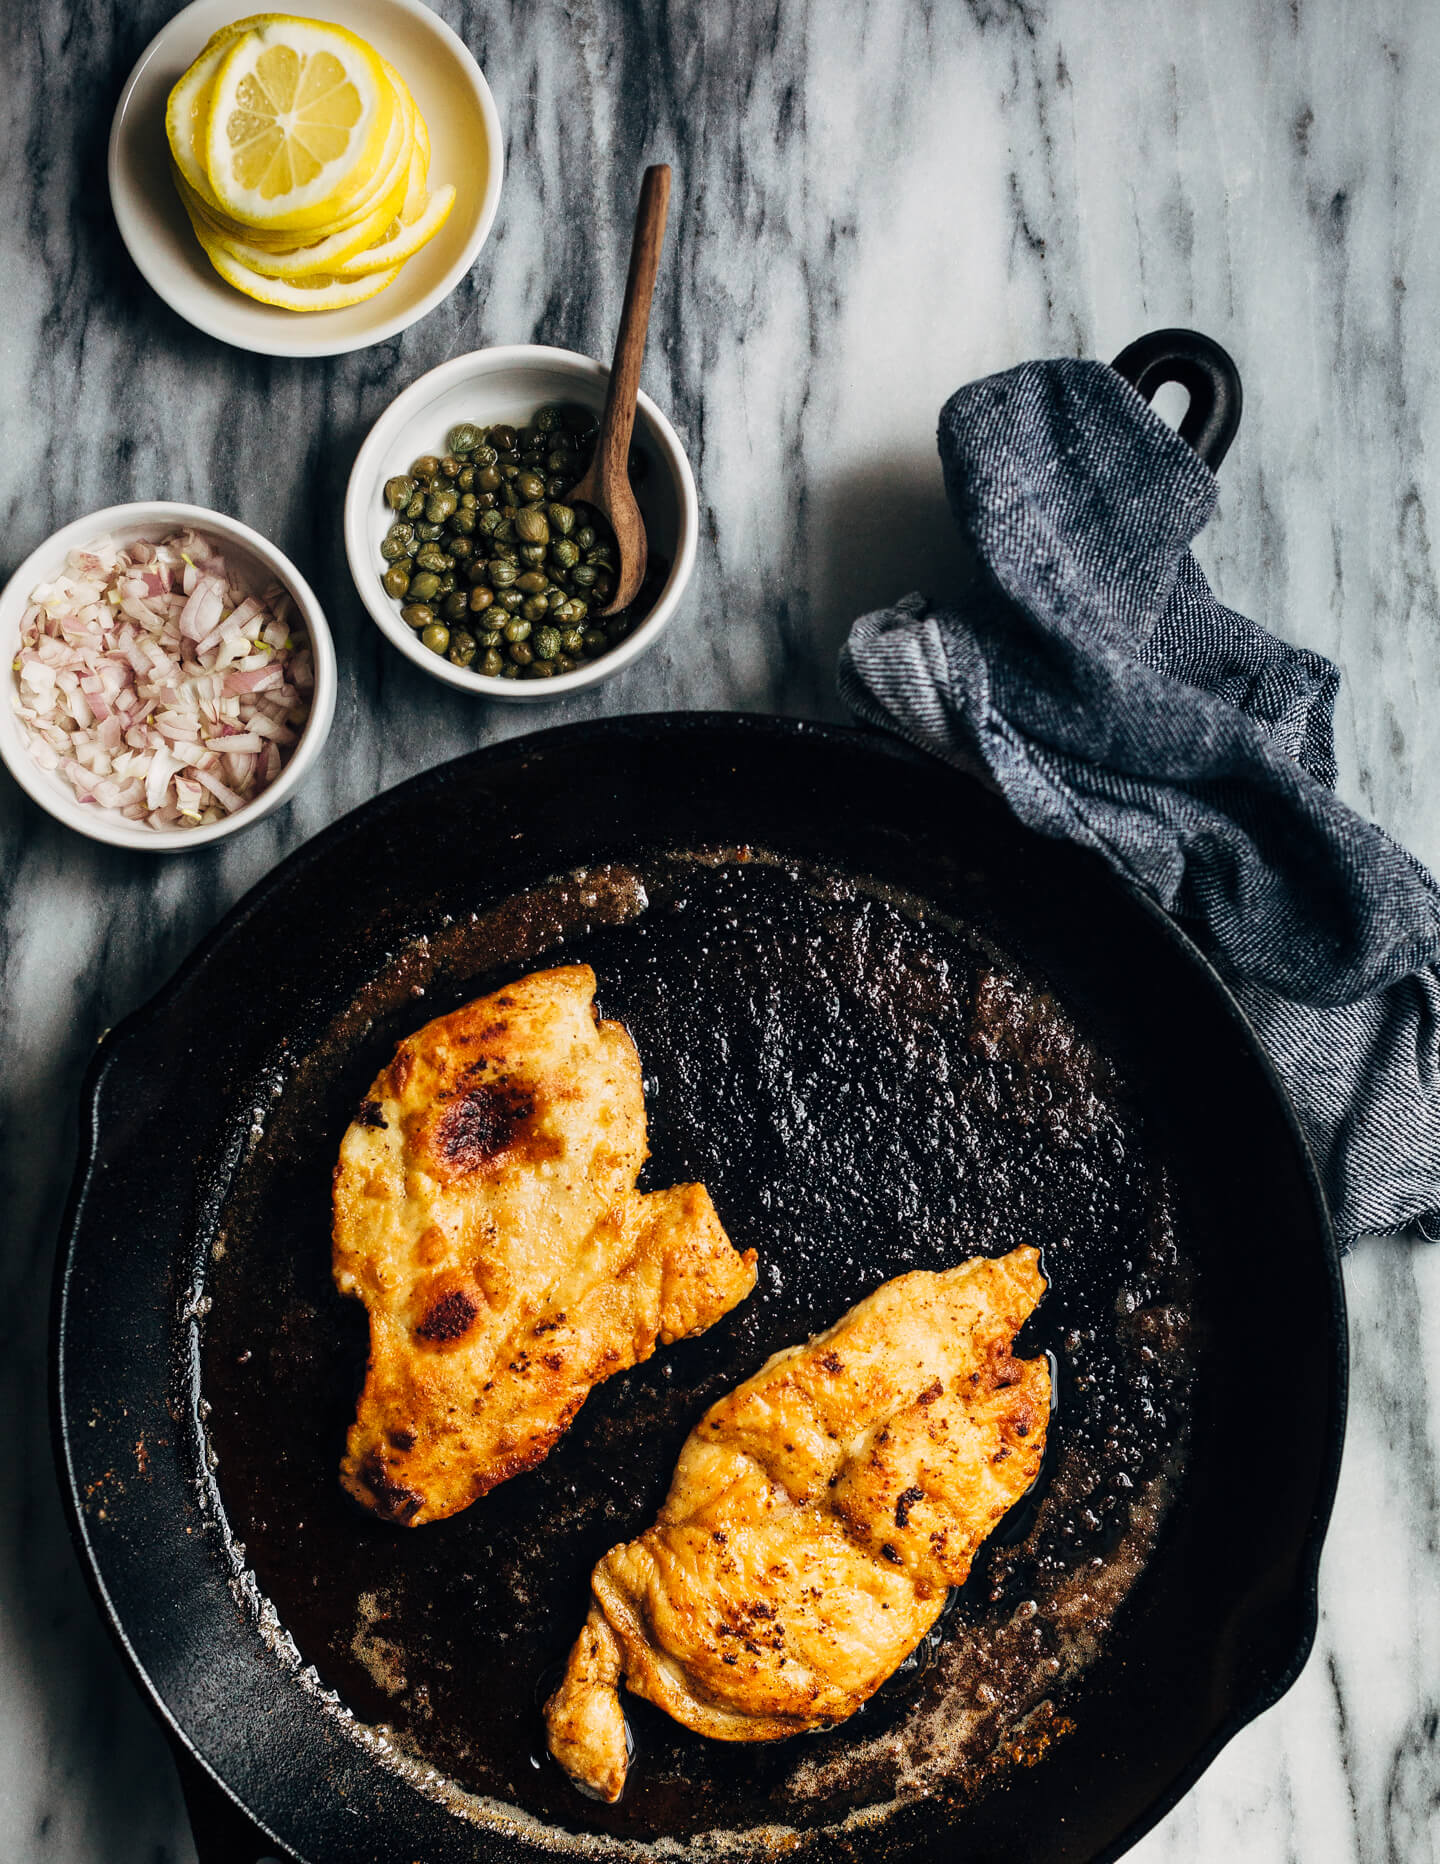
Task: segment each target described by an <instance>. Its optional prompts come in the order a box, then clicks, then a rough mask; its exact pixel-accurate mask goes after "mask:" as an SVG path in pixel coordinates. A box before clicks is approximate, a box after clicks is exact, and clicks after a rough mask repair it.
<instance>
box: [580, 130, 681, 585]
mask: <svg viewBox="0 0 1440 1864" xmlns="http://www.w3.org/2000/svg"><path fill="white" fill-rule="evenodd" d="M669 205H670V170H669V168H668V166H667V165H666V164H665V163H663V162H662V163H660V164H659V165H658V166H657V167H655V168H647V169H646V170H645V179H644V181H643V182H642V183H641V184H640V205H639V207H638V208H637V209H636V212H635V237H634V239H633V240H632V241H631V245H630V275H629V277H628V278H627V279H626V281H625V306H624V309H623V310H622V311H621V313H620V334H619V336H618V337H617V338H616V340H615V360H614V362H613V363H612V364H611V365H610V390H609V393H608V394H607V395H606V397H605V412H604V413H603V414H602V415H601V416H600V433H599V437H598V438H597V439H596V442H595V456H594V458H593V459H592V460H591V462H590V470H589V471H588V472H587V473H586V474H585V477H584V478H583V479H582V480H581V481H580V483H579V484H578V485H576V486H573V487H572V488H571V490H570V491H569V493H568V494H567V495H566V496H567V503H569V504H572V505H573V504H575V503H576V501H577V500H579V501H581V502H583V503H584V504H587V505H593V506H594V507H595V509H596V510H597V511H601V512H604V514H605V516H606V518H607V519H608V520H609V522H610V528H611V530H612V531H614V533H615V545H616V549H617V550H618V552H619V558H620V560H619V562H618V563H617V564H616V566H615V594H614V596H613V597H612V598H611V601H610V604H609V606H608V607H607V608H602V609H600V610H598V611H597V613H599V614H601V615H614V614H616V613H617V612H618V611H619V610H620V609H622V608H628V607H629V606H630V604H631V603H632V602H633V601H634V600H635V597H636V596H637V595H638V594H639V592H640V585H641V583H642V582H643V581H644V580H645V563H646V558H647V555H648V546H647V544H646V541H645V520H644V519H643V518H642V517H641V516H640V507H639V506H638V505H637V504H636V503H635V494H634V493H633V492H632V491H631V490H630V470H629V459H630V437H631V435H632V434H633V433H634V431H635V396H636V394H637V392H638V390H639V387H640V363H641V360H642V359H643V357H644V355H645V337H646V333H647V331H648V330H649V328H650V300H651V299H652V298H653V297H654V295H655V274H656V273H657V272H658V271H659V269H660V247H661V244H662V242H663V241H664V238H665V213H666V209H667V208H668V207H669Z"/></svg>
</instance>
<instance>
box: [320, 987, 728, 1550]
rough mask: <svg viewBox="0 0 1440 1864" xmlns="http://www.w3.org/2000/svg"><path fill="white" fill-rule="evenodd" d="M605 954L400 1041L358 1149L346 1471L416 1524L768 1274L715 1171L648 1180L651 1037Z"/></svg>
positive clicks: (341, 1203)
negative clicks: (681, 1180) (605, 974)
mask: <svg viewBox="0 0 1440 1864" xmlns="http://www.w3.org/2000/svg"><path fill="white" fill-rule="evenodd" d="M594 992H595V975H594V973H593V971H591V969H590V967H589V966H588V965H566V966H563V967H561V968H558V969H556V970H551V971H540V972H536V973H534V974H533V975H531V976H529V977H525V978H522V979H520V981H519V982H518V983H515V984H511V985H508V986H507V987H506V988H505V989H504V990H500V991H496V992H495V993H494V994H493V995H491V996H488V997H482V998H479V999H478V1000H477V1001H476V1002H474V1003H469V1004H466V1005H465V1006H464V1007H463V1008H462V1009H459V1010H456V1011H455V1012H454V1013H453V1014H452V1015H449V1016H442V1017H440V1018H438V1019H437V1020H436V1021H434V1022H432V1023H428V1024H427V1025H426V1026H425V1028H423V1029H421V1030H419V1031H417V1033H416V1034H415V1035H413V1036H411V1037H409V1038H408V1039H407V1040H406V1041H404V1042H402V1043H401V1044H400V1047H399V1049H398V1050H397V1051H396V1054H395V1058H394V1060H393V1061H392V1062H391V1063H390V1065H389V1066H388V1067H387V1068H386V1069H384V1070H383V1071H382V1073H381V1074H380V1075H379V1076H378V1077H377V1078H376V1080H375V1082H374V1084H373V1086H372V1087H371V1089H370V1092H369V1094H368V1095H367V1096H366V1098H365V1100H364V1101H363V1102H362V1103H361V1107H360V1109H359V1112H358V1113H357V1115H356V1118H355V1119H354V1121H353V1122H352V1123H351V1125H350V1127H349V1129H348V1131H347V1132H346V1134H345V1137H344V1139H343V1140H342V1142H341V1146H340V1160H339V1164H338V1165H337V1167H336V1170H335V1186H334V1210H335V1222H334V1271H335V1280H336V1283H337V1285H338V1286H339V1288H340V1289H341V1291H342V1292H343V1293H345V1294H351V1295H355V1296H357V1297H358V1298H359V1299H360V1300H362V1301H364V1303H365V1306H366V1308H367V1309H368V1311H369V1315H370V1362H369V1366H368V1368H367V1371H366V1377H365V1387H364V1390H363V1392H362V1393H361V1396H360V1401H359V1406H358V1409H357V1414H356V1419H355V1422H354V1424H353V1425H352V1426H351V1429H350V1433H349V1438H348V1442H347V1445H346V1452H345V1458H344V1461H343V1463H342V1465H341V1481H342V1482H343V1484H344V1486H345V1487H346V1488H347V1489H348V1490H349V1492H350V1493H351V1494H352V1495H353V1496H355V1498H356V1499H357V1500H358V1501H360V1502H362V1503H364V1505H365V1506H366V1507H368V1508H370V1509H372V1510H373V1511H374V1512H375V1513H376V1514H379V1515H381V1516H382V1517H384V1518H385V1519H387V1520H390V1521H393V1522H396V1523H397V1524H400V1525H403V1526H410V1527H416V1526H420V1525H421V1524H423V1523H425V1522H427V1521H438V1520H441V1519H443V1518H444V1517H445V1516H447V1515H451V1514H454V1513H456V1512H457V1511H458V1510H459V1509H461V1508H464V1507H466V1506H468V1504H469V1503H470V1502H472V1501H474V1500H475V1499H476V1498H477V1497H478V1496H481V1495H484V1494H486V1493H487V1492H488V1491H489V1490H490V1489H492V1488H494V1487H495V1485H496V1484H497V1483H499V1482H503V1481H505V1480H507V1479H508V1478H509V1477H511V1476H515V1475H519V1474H520V1473H521V1472H522V1471H524V1470H527V1469H532V1468H533V1467H534V1466H535V1464H537V1463H538V1462H540V1461H541V1459H542V1458H543V1457H545V1456H546V1455H547V1454H548V1452H549V1451H550V1449H551V1448H552V1446H553V1445H554V1443H555V1442H556V1440H557V1438H558V1437H559V1436H560V1435H561V1434H562V1432H563V1431H564V1430H565V1429H566V1427H567V1426H568V1425H569V1423H570V1421H571V1420H572V1418H573V1417H574V1416H575V1414H576V1412H577V1411H578V1410H579V1409H580V1407H581V1405H582V1404H584V1402H585V1399H586V1397H587V1395H588V1394H589V1392H590V1389H591V1387H592V1386H594V1385H595V1384H596V1383H598V1382H599V1381H600V1380H601V1379H605V1378H609V1377H610V1376H612V1374H614V1373H616V1372H621V1371H624V1370H625V1369H626V1368H627V1367H629V1366H633V1365H635V1364H637V1363H638V1362H639V1361H640V1360H642V1359H647V1358H648V1357H649V1356H650V1354H651V1353H653V1352H654V1350H655V1348H656V1346H657V1345H658V1344H668V1343H669V1342H670V1341H672V1340H676V1339H680V1338H682V1337H684V1336H685V1335H686V1334H690V1333H698V1332H700V1331H702V1330H703V1329H704V1328H706V1327H708V1326H711V1325H712V1324H713V1323H714V1322H715V1321H716V1320H718V1319H720V1317H721V1316H722V1315H724V1314H726V1313H728V1312H729V1310H730V1309H731V1308H732V1307H733V1306H734V1305H735V1304H736V1302H738V1301H741V1300H743V1299H744V1297H745V1296H746V1295H747V1294H748V1293H749V1292H750V1290H751V1288H752V1287H753V1286H754V1282H755V1255H754V1251H753V1250H751V1251H747V1252H746V1253H745V1255H743V1256H741V1255H739V1254H737V1253H736V1251H735V1250H734V1249H733V1248H732V1247H731V1245H730V1241H729V1238H728V1237H727V1236H726V1235H725V1232H724V1230H723V1228H722V1227H721V1224H720V1219H719V1217H718V1216H717V1215H716V1213H715V1209H714V1206H713V1205H712V1203H711V1202H710V1198H709V1194H708V1193H707V1192H706V1190H705V1188H704V1186H703V1185H698V1184H690V1185H675V1186H672V1187H671V1188H670V1189H668V1190H664V1191H654V1192H650V1193H644V1194H642V1193H640V1192H638V1191H636V1189H635V1181H636V1178H637V1176H638V1174H639V1171H640V1167H641V1165H642V1164H643V1162H644V1159H645V1155H646V1150H647V1148H646V1140H645V1103H644V1094H643V1090H642V1086H641V1077H640V1061H639V1057H638V1056H637V1054H636V1052H635V1045H634V1043H633V1042H632V1041H631V1040H630V1037H629V1035H628V1034H627V1032H626V1031H625V1029H624V1028H623V1027H622V1026H621V1025H620V1024H619V1023H616V1022H601V1021H600V1020H599V1018H598V1017H597V1016H596V1014H595V1011H594V1008H593V997H594Z"/></svg>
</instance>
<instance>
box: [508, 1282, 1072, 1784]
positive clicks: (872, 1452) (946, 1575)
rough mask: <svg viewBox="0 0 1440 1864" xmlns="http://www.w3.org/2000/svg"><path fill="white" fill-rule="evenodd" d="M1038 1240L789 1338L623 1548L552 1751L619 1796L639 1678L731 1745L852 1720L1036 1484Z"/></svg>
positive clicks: (890, 1289) (586, 1636) (650, 1693)
mask: <svg viewBox="0 0 1440 1864" xmlns="http://www.w3.org/2000/svg"><path fill="white" fill-rule="evenodd" d="M1044 1289H1045V1282H1044V1278H1043V1277H1042V1275H1041V1273H1040V1268H1039V1257H1038V1253H1037V1252H1036V1251H1035V1250H1034V1249H1017V1250H1014V1251H1013V1252H1012V1253H1011V1254H1010V1255H1008V1256H1005V1257H1003V1258H1001V1259H999V1260H998V1261H997V1260H991V1259H989V1258H986V1257H977V1258H975V1259H973V1260H972V1261H969V1262H966V1263H963V1264H962V1265H961V1266H960V1267H958V1268H954V1269H949V1270H946V1271H944V1272H941V1273H930V1272H928V1271H919V1272H917V1273H915V1274H911V1275H902V1276H899V1277H898V1278H897V1279H896V1280H894V1281H890V1282H886V1283H884V1284H883V1285H882V1286H881V1287H880V1288H877V1289H876V1290H875V1292H874V1293H873V1294H871V1295H869V1296H868V1297H867V1298H866V1299H865V1300H864V1301H862V1302H860V1303H859V1305H858V1306H856V1307H854V1308H852V1309H851V1311H850V1312H849V1313H848V1314H846V1315H845V1316H844V1318H843V1319H842V1320H840V1321H839V1322H838V1323H837V1324H836V1325H835V1326H834V1327H832V1328H830V1329H829V1331H828V1332H826V1333H822V1334H820V1335H818V1336H817V1337H816V1338H815V1339H813V1340H811V1341H810V1342H809V1343H808V1344H807V1345H804V1346H797V1347H792V1348H790V1349H789V1350H788V1351H786V1352H783V1353H778V1354H776V1356H775V1357H774V1358H773V1359H771V1360H770V1361H769V1362H768V1364H766V1365H765V1366H763V1367H762V1368H761V1369H760V1371H759V1372H757V1373H756V1374H755V1376H754V1377H753V1378H750V1379H747V1380H746V1381H745V1383H744V1384H743V1385H741V1386H739V1387H738V1388H737V1389H736V1390H735V1391H733V1392H732V1393H730V1394H729V1396H728V1397H725V1398H722V1399H720V1401H719V1402H718V1403H717V1404H714V1405H712V1406H711V1408H710V1409H709V1410H708V1411H707V1412H706V1413H705V1415H704V1417H702V1418H701V1420H700V1422H699V1423H698V1424H697V1425H696V1427H695V1429H694V1430H693V1431H692V1432H691V1434H690V1436H689V1438H688V1439H687V1440H686V1442H685V1445H684V1447H683V1448H682V1450H681V1452H680V1457H679V1461H678V1462H677V1464H676V1468H675V1475H674V1479H673V1481H672V1483H671V1486H670V1493H669V1495H668V1497H667V1498H666V1501H665V1505H664V1507H663V1508H662V1509H661V1511H660V1516H659V1519H658V1520H657V1521H656V1523H655V1525H654V1526H653V1527H652V1528H650V1529H649V1530H648V1531H647V1532H646V1533H644V1534H642V1535H641V1536H640V1538H639V1539H638V1540H633V1541H630V1542H629V1543H628V1544H626V1545H624V1546H620V1547H615V1548H612V1549H611V1551H610V1552H609V1553H607V1554H606V1555H605V1557H604V1559H602V1560H601V1561H600V1563H599V1565H598V1566H597V1567H596V1568H595V1571H594V1574H593V1575H592V1578H591V1587H592V1594H593V1601H594V1602H593V1605H592V1607H591V1611H590V1616H589V1619H588V1620H587V1622H586V1626H585V1629H584V1631H583V1632H582V1633H581V1635H580V1638H579V1639H578V1640H577V1641H576V1644H575V1647H574V1649H573V1651H572V1652H571V1657H570V1663H569V1667H568V1669H567V1672H566V1676H565V1679H564V1681H563V1683H562V1684H561V1686H560V1688H559V1690H557V1691H556V1693H555V1694H554V1695H553V1696H552V1697H551V1698H550V1701H549V1702H548V1703H547V1704H546V1709H545V1714H546V1723H547V1728H548V1735H549V1742H550V1749H551V1752H552V1753H553V1754H554V1755H555V1756H556V1758H557V1759H558V1760H559V1761H560V1763H561V1765H562V1766H564V1767H565V1769H566V1771H567V1772H568V1773H570V1775H571V1777H572V1778H573V1779H575V1780H576V1781H577V1782H579V1783H580V1784H582V1785H583V1786H585V1787H586V1788H587V1789H588V1790H589V1791H591V1792H594V1793H598V1794H599V1795H600V1796H601V1797H603V1798H606V1799H614V1798H616V1797H618V1795H619V1793H620V1790H621V1788H622V1786H623V1784H624V1779H625V1771H626V1766H627V1761H626V1755H625V1739H624V1719H623V1715H622V1714H621V1712H620V1706H619V1694H618V1691H619V1685H620V1681H621V1680H622V1678H623V1680H624V1682H625V1684H626V1685H627V1686H628V1687H629V1688H630V1689H632V1690H633V1691H635V1693H636V1694H637V1695H641V1696H644V1697H646V1698H647V1699H648V1700H649V1701H651V1702H654V1703H656V1704H658V1706H659V1707H661V1708H663V1709H665V1710H666V1711H667V1712H668V1713H669V1714H671V1715H673V1716H674V1717H675V1719H676V1720H677V1721H679V1722H681V1723H683V1724H684V1726H685V1727H687V1728H692V1729H694V1730H695V1731H696V1732H697V1733H699V1734H704V1735H710V1736H712V1737H714V1738H715V1739H718V1740H722V1741H773V1740H778V1739H780V1738H782V1737H784V1736H787V1735H792V1734H797V1733H800V1732H802V1731H803V1730H806V1729H813V1728H823V1727H828V1726H831V1725H833V1724H834V1723H836V1722H839V1721H843V1720H844V1719H845V1717H847V1716H849V1715H853V1714H854V1712H855V1710H856V1709H857V1708H859V1707H860V1705H861V1704H862V1703H863V1702H864V1701H865V1700H866V1699H867V1698H868V1697H869V1696H870V1695H871V1694H873V1692H874V1691H875V1690H876V1689H878V1688H879V1686H880V1684H881V1683H883V1682H884V1680H885V1679H886V1677H887V1676H889V1675H890V1674H891V1673H892V1672H893V1671H894V1669H895V1668H896V1666H897V1665H898V1664H900V1663H901V1662H902V1661H903V1660H904V1659H905V1658H906V1657H907V1656H908V1655H909V1653H910V1652H911V1651H912V1650H913V1649H914V1648H915V1645H916V1644H917V1643H918V1642H919V1640H920V1639H921V1637H923V1636H924V1634H925V1632H926V1631H928V1630H929V1629H930V1627H931V1626H932V1625H933V1624H934V1622H935V1620H936V1618H937V1617H938V1616H939V1614H940V1610H941V1607H942V1606H943V1604H944V1601H945V1595H946V1592H947V1591H948V1589H949V1588H950V1587H952V1586H958V1585H961V1584H963V1583H964V1581H965V1579H966V1577H967V1575H968V1574H969V1571H970V1565H971V1562H972V1560H973V1559H974V1557H975V1554H976V1551H977V1550H978V1548H979V1547H980V1545H981V1543H982V1542H983V1541H984V1540H985V1538H986V1536H987V1535H988V1534H989V1533H990V1532H991V1530H992V1529H993V1528H994V1527H995V1526H996V1524H997V1523H998V1522H999V1520H1000V1519H1001V1517H1002V1516H1003V1515H1004V1514H1005V1513H1006V1512H1007V1511H1008V1510H1009V1509H1010V1508H1011V1507H1012V1506H1013V1504H1014V1503H1015V1502H1016V1501H1017V1500H1019V1498H1020V1497H1021V1496H1022V1495H1023V1494H1024V1493H1025V1491H1026V1490H1027V1489H1028V1488H1029V1487H1030V1486H1031V1484H1032V1483H1033V1482H1034V1480H1035V1477H1036V1475H1037V1474H1038V1472H1039V1468H1040V1461H1041V1457H1042V1455H1043V1453H1044V1446H1045V1435H1046V1429H1047V1425H1048V1422H1049V1416H1050V1369H1049V1366H1048V1364H1047V1362H1046V1361H1045V1360H1044V1359H1034V1360H1023V1359H1016V1358H1015V1357H1014V1356H1013V1354H1012V1352H1011V1350H1010V1349H1011V1345H1012V1342H1013V1340H1014V1338H1015V1334H1016V1332H1017V1330H1018V1329H1019V1327H1020V1326H1021V1324H1022V1323H1023V1321H1024V1320H1025V1318H1026V1316H1027V1315H1028V1314H1029V1313H1030V1312H1031V1311H1032V1310H1033V1308H1034V1307H1035V1305H1036V1303H1037V1302H1038V1301H1039V1299H1040V1297H1041V1295H1042V1294H1043V1293H1044Z"/></svg>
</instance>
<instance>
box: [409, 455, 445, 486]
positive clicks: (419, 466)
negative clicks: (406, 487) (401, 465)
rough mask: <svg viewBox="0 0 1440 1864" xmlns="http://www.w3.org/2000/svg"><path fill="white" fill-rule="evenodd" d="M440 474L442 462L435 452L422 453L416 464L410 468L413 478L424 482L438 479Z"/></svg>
mask: <svg viewBox="0 0 1440 1864" xmlns="http://www.w3.org/2000/svg"><path fill="white" fill-rule="evenodd" d="M439 475H440V462H439V460H437V459H436V457H435V455H434V454H433V453H422V454H421V455H420V457H419V459H418V460H416V462H415V464H414V465H413V466H412V467H411V468H410V476H411V478H412V479H419V480H420V481H421V482H422V483H423V482H424V481H426V480H430V479H436V478H438V477H439Z"/></svg>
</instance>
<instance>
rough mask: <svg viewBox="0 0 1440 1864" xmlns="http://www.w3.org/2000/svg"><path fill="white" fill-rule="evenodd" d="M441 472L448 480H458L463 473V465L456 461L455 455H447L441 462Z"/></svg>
mask: <svg viewBox="0 0 1440 1864" xmlns="http://www.w3.org/2000/svg"><path fill="white" fill-rule="evenodd" d="M440 470H441V472H442V473H443V474H444V475H445V477H446V478H447V479H458V478H459V477H460V474H461V471H462V464H461V462H460V461H459V460H457V459H456V457H455V455H454V454H453V453H447V454H446V455H445V457H444V459H443V460H441V462H440Z"/></svg>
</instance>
